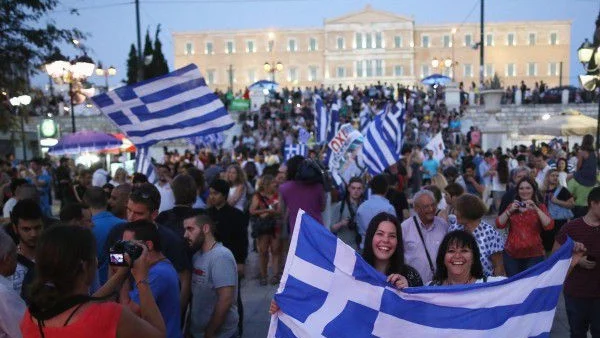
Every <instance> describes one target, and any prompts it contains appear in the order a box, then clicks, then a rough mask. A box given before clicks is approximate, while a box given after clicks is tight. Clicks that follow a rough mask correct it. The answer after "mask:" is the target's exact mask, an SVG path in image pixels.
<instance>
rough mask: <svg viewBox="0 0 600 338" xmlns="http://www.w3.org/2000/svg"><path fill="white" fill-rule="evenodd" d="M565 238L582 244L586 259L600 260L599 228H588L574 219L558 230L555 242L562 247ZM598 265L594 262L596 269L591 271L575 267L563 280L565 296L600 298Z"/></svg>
mask: <svg viewBox="0 0 600 338" xmlns="http://www.w3.org/2000/svg"><path fill="white" fill-rule="evenodd" d="M567 236H569V237H571V239H573V240H574V241H576V242H581V243H583V245H585V248H586V249H587V255H588V257H589V256H593V257H595V258H596V259H598V258H600V226H590V225H589V224H587V223H585V222H584V221H583V218H576V219H574V220H572V221H570V222H569V223H567V224H565V225H564V226H563V227H562V228H561V229H560V231H559V232H558V234H557V235H556V241H557V242H558V243H559V244H561V245H562V244H563V243H564V242H565V241H566V240H567ZM598 264H600V262H596V267H595V268H594V269H592V270H587V269H584V268H582V267H580V266H579V265H577V266H575V268H573V271H571V273H570V274H569V275H567V279H566V280H565V288H564V292H565V295H567V296H571V297H581V298H598V297H600V265H598Z"/></svg>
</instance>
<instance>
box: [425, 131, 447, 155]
mask: <svg viewBox="0 0 600 338" xmlns="http://www.w3.org/2000/svg"><path fill="white" fill-rule="evenodd" d="M425 149H429V150H433V158H434V159H436V160H438V161H441V160H443V159H444V149H446V147H445V146H444V140H442V133H438V134H437V135H435V137H434V138H432V139H431V141H429V143H427V145H426V146H425Z"/></svg>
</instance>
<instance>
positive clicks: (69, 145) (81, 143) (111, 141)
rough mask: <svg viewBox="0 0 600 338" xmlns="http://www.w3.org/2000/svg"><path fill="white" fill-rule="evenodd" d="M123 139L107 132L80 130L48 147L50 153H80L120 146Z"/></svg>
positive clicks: (55, 154) (56, 154)
mask: <svg viewBox="0 0 600 338" xmlns="http://www.w3.org/2000/svg"><path fill="white" fill-rule="evenodd" d="M122 144H123V142H122V141H121V140H119V139H118V138H116V137H114V136H113V135H110V134H107V133H101V132H97V131H79V132H76V133H73V134H68V135H65V136H63V137H61V138H60V140H58V143H57V144H56V145H55V146H53V147H50V149H48V153H49V154H50V155H54V156H58V155H65V154H78V153H82V152H88V151H100V150H106V149H113V148H117V147H120V146H121V145H122Z"/></svg>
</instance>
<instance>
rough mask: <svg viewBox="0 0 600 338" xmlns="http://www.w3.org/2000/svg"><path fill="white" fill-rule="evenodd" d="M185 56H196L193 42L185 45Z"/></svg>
mask: <svg viewBox="0 0 600 338" xmlns="http://www.w3.org/2000/svg"><path fill="white" fill-rule="evenodd" d="M183 53H184V54H185V55H194V44H193V43H191V42H186V43H185V50H184V51H183Z"/></svg>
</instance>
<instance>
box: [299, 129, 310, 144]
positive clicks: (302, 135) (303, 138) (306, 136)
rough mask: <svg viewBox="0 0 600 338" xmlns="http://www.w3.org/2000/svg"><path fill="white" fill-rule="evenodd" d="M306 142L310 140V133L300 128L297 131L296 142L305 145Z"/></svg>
mask: <svg viewBox="0 0 600 338" xmlns="http://www.w3.org/2000/svg"><path fill="white" fill-rule="evenodd" d="M308 140H310V133H309V132H308V130H306V129H305V128H300V129H299V130H298V142H300V143H302V144H306V143H307V142H308Z"/></svg>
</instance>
